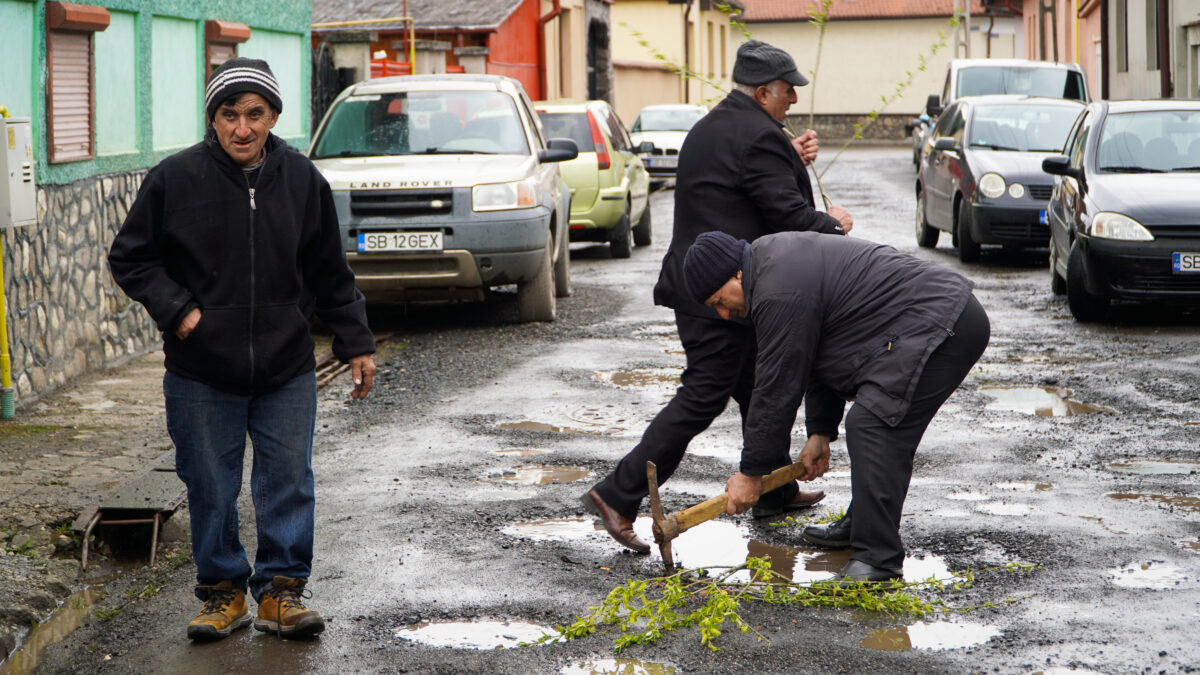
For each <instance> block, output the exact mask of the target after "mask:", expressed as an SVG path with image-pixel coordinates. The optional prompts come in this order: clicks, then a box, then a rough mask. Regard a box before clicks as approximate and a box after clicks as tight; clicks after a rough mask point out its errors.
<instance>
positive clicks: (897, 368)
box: [683, 232, 990, 581]
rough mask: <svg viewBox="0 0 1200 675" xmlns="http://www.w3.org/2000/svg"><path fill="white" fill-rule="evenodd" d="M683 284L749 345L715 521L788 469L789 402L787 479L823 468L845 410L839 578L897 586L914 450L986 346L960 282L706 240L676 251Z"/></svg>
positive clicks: (965, 284)
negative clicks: (797, 470)
mask: <svg viewBox="0 0 1200 675" xmlns="http://www.w3.org/2000/svg"><path fill="white" fill-rule="evenodd" d="M848 272H849V273H848ZM683 274H684V277H685V280H686V284H687V287H688V291H689V294H690V296H691V297H692V299H693V300H695V301H696V302H700V303H703V304H704V305H705V306H707V307H709V308H711V309H712V310H713V311H715V312H716V313H717V314H719V315H720V316H721V317H722V318H724V319H729V320H735V319H736V320H747V319H748V320H749V321H750V322H751V324H752V325H753V326H754V333H755V336H756V339H757V342H758V350H757V355H756V357H755V359H756V360H755V371H756V376H755V380H754V391H753V394H752V395H751V397H750V409H749V411H748V413H747V414H746V416H745V424H744V427H743V439H744V445H743V448H742V457H741V463H740V465H739V471H738V472H737V473H735V474H734V475H733V476H732V477H731V478H730V479H729V480H728V482H727V483H726V485H725V490H726V492H727V493H728V495H729V500H728V504H727V507H726V510H727V512H728V513H731V514H732V513H741V512H743V511H745V510H746V509H748V508H751V506H752V505H754V503H755V501H756V500H757V499H758V493H759V490H760V489H761V487H762V477H763V476H764V475H766V474H768V473H770V472H771V471H773V470H775V469H778V468H779V467H781V466H786V465H787V464H790V463H791V459H790V450H791V440H792V439H791V436H792V424H793V423H794V422H795V419H796V412H797V410H798V409H799V407H800V401H801V399H803V401H804V412H805V420H804V424H805V427H806V428H807V432H808V441H807V442H806V443H805V444H804V448H803V449H802V450H801V451H800V456H799V461H800V462H801V463H803V465H804V467H805V470H806V473H805V475H804V476H803V477H802V478H801V480H812V479H813V478H816V477H818V476H820V475H822V474H824V473H825V471H826V470H827V469H828V468H829V442H830V441H831V440H833V439H834V438H836V437H837V432H838V424H839V423H840V422H841V420H842V413H843V412H844V410H845V402H846V401H853V402H854V405H852V406H851V407H850V410H849V412H848V413H846V449H847V451H848V453H849V455H850V464H851V467H852V469H853V470H852V471H851V472H850V487H851V501H852V503H853V506H854V518H853V519H852V520H851V522H850V549H851V553H850V562H849V563H847V564H846V566H845V567H844V568H843V569H842V571H841V574H840V578H842V579H843V580H850V581H887V580H890V579H896V578H900V577H901V576H902V575H903V564H904V545H903V543H902V542H901V540H900V515H901V512H902V511H903V507H904V499H905V497H906V496H907V494H908V485H909V480H910V478H911V477H912V470H913V457H914V455H915V453H916V450H917V445H918V444H919V443H920V442H921V437H922V436H923V435H924V433H925V429H926V427H928V426H929V422H930V420H932V419H933V416H934V415H935V414H936V413H937V411H938V409H939V408H940V407H941V405H942V403H944V402H945V401H946V399H947V398H949V397H950V394H952V393H954V390H955V389H956V388H958V385H959V384H960V383H962V381H963V379H964V378H965V377H966V376H967V373H968V372H970V370H971V367H972V366H974V365H975V362H976V361H978V360H979V357H980V356H981V355H982V354H983V351H984V349H985V348H986V347H987V343H988V339H989V336H990V327H989V322H988V317H987V313H986V312H984V310H983V307H981V306H980V304H979V301H978V300H976V299H975V296H974V295H973V294H972V287H973V284H972V283H971V281H970V280H968V279H967V278H966V277H964V276H962V275H961V274H958V273H957V272H954V271H953V270H950V269H948V268H946V267H943V266H941V265H936V264H932V263H928V262H925V261H922V260H919V259H917V258H914V257H912V256H909V255H905V254H903V253H900V252H899V251H897V250H895V249H894V248H892V247H890V246H885V245H882V244H875V243H871V242H868V241H863V240H861V239H850V238H847V237H826V236H822V235H819V234H814V233H811V232H783V233H779V234H772V235H768V236H765V237H760V238H759V239H757V240H756V241H755V242H754V243H752V244H751V243H747V242H746V241H744V240H741V239H735V238H734V237H731V236H729V235H727V234H725V233H723V232H708V233H705V234H702V235H700V236H699V237H697V238H696V241H695V243H694V244H692V246H691V248H690V249H688V252H687V255H686V256H685V258H684V262H683Z"/></svg>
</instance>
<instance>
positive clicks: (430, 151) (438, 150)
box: [424, 148, 496, 155]
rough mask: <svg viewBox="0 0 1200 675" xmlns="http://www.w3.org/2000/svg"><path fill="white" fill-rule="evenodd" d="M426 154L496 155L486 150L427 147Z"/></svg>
mask: <svg viewBox="0 0 1200 675" xmlns="http://www.w3.org/2000/svg"><path fill="white" fill-rule="evenodd" d="M424 153H425V154H426V155H494V154H496V153H494V152H486V151H484V150H455V149H452V148H425V150H424Z"/></svg>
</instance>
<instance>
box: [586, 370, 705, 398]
mask: <svg viewBox="0 0 1200 675" xmlns="http://www.w3.org/2000/svg"><path fill="white" fill-rule="evenodd" d="M682 372H683V370H682V369H680V368H632V369H629V370H597V371H595V373H593V376H594V377H595V378H596V379H597V380H599V381H600V382H604V383H605V384H611V385H613V386H614V387H621V388H622V389H639V390H641V389H650V390H658V391H660V392H661V393H663V394H665V395H667V396H672V395H674V394H675V389H677V388H678V387H679V384H680V383H679V375H680V373H682Z"/></svg>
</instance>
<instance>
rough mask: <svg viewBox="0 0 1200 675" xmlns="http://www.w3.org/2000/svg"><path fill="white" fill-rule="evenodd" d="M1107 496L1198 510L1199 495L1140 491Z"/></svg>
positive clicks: (1199, 508) (1193, 510)
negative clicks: (1158, 493) (1145, 492)
mask: <svg viewBox="0 0 1200 675" xmlns="http://www.w3.org/2000/svg"><path fill="white" fill-rule="evenodd" d="M1108 496H1109V498H1110V499H1118V500H1134V501H1149V502H1157V503H1159V504H1163V505H1165V506H1167V507H1169V508H1170V509H1171V510H1175V509H1180V510H1181V511H1191V512H1200V497H1190V496H1188V495H1155V494H1144V493H1140V492H1113V493H1110V494H1109V495H1108Z"/></svg>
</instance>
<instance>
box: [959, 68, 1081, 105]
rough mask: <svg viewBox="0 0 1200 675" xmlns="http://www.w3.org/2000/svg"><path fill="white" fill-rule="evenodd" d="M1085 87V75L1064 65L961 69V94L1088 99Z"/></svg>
mask: <svg viewBox="0 0 1200 675" xmlns="http://www.w3.org/2000/svg"><path fill="white" fill-rule="evenodd" d="M1084 91H1085V90H1084V85H1083V75H1082V74H1081V73H1078V72H1075V71H1073V70H1066V69H1064V68H1022V67H1020V66H974V67H971V68H963V69H962V70H960V71H958V95H959V96H986V95H988V94H1024V95H1026V96H1045V97H1047V98H1069V99H1074V100H1076V101H1085V100H1087V99H1086V97H1085V96H1084Z"/></svg>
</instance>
